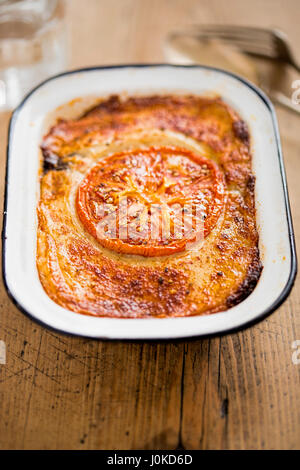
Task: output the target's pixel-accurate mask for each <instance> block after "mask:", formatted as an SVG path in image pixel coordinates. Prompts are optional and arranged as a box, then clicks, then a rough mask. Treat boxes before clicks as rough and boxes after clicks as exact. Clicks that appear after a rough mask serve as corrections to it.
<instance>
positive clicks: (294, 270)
mask: <svg viewBox="0 0 300 470" xmlns="http://www.w3.org/2000/svg"><path fill="white" fill-rule="evenodd" d="M147 67H149V68H150V67H169V68H174V69H175V68H185V69H204V70H211V71H215V72H221V73H223V74H225V75H228V76H231V77H233V78H235V79H236V80H238V81H240V82H242V83H243V84H244V85H246V86H247V87H248V88H250V89H251V90H253V91H254V92H255V93H256V94H257V95H258V96H259V98H260V99H261V100H262V101H263V102H264V103H265V105H266V106H267V108H268V110H269V112H270V113H271V116H272V123H273V126H274V130H275V137H276V146H277V154H278V160H279V167H280V174H281V180H282V186H283V193H284V201H285V212H286V218H287V226H288V235H289V243H290V253H291V269H290V274H289V278H288V280H287V283H286V285H285V287H284V288H283V290H282V291H281V293H280V294H279V296H278V297H277V299H276V300H275V301H274V302H273V303H272V304H271V305H270V306H269V307H268V308H267V309H265V310H264V311H263V312H262V313H260V314H259V315H258V316H257V317H256V318H254V319H252V320H249V321H248V322H245V323H243V324H242V325H240V326H238V327H235V328H229V329H228V330H224V331H221V332H215V333H209V334H203V335H201V334H197V335H195V336H188V337H178V338H159V339H158V338H153V339H151V338H147V339H114V338H107V337H101V336H99V337H90V336H88V335H80V334H76V333H69V332H66V331H64V330H60V329H58V328H54V327H52V326H49V325H48V324H47V323H44V322H43V321H41V320H39V319H38V318H36V317H35V316H33V315H32V314H31V313H30V312H28V311H27V310H26V309H25V308H24V307H23V306H22V305H21V304H20V303H19V301H18V300H17V299H16V298H15V297H14V295H13V294H12V292H11V291H10V289H9V287H8V284H7V279H6V271H5V253H6V238H7V237H6V221H7V204H8V180H9V158H10V140H11V135H12V130H13V128H14V124H15V121H16V119H17V117H18V114H19V112H20V111H21V109H22V108H23V106H24V104H25V103H26V101H27V100H28V99H29V98H30V96H31V95H32V94H33V93H35V91H36V90H38V89H39V88H41V87H42V86H43V85H45V84H46V83H48V82H50V81H52V80H54V79H56V78H59V77H63V76H66V75H73V74H76V73H82V72H91V71H95V70H109V69H123V68H147ZM2 275H3V282H4V286H5V289H6V291H7V293H8V295H9V297H10V298H11V300H12V302H13V303H14V304H15V305H16V307H17V308H18V309H19V310H20V311H21V312H23V313H24V314H25V315H27V316H28V317H29V318H30V319H32V320H34V321H35V322H37V323H38V324H40V325H42V326H44V327H46V328H48V329H49V330H51V331H55V332H58V333H61V334H64V335H68V336H79V337H84V338H91V339H95V340H97V339H98V340H108V341H130V342H146V341H155V342H164V341H172V342H176V341H182V340H184V341H188V340H192V339H196V338H200V337H201V338H207V337H210V338H211V337H214V336H221V335H222V336H223V335H226V334H230V333H234V332H237V331H240V330H242V329H244V328H247V327H250V326H252V325H254V324H256V323H258V322H259V321H261V320H263V319H264V318H266V317H267V316H268V315H270V314H271V313H272V312H274V311H275V310H276V309H277V308H278V307H280V305H281V304H282V303H283V302H284V301H285V300H286V299H287V297H288V295H289V294H290V292H291V290H292V287H293V285H294V282H295V278H296V275H297V255H296V247H295V237H294V229H293V222H292V216H291V209H290V201H289V195H288V188H287V180H286V173H285V168H284V163H283V156H282V149H281V143H280V136H279V129H278V123H277V117H276V113H275V109H274V107H273V105H272V103H271V101H270V100H269V98H268V97H267V96H266V95H265V94H264V93H263V92H262V91H261V90H260V89H259V88H258V87H256V86H255V85H253V84H252V83H251V82H249V81H248V80H246V79H245V78H243V77H240V76H239V75H236V74H234V73H232V72H228V71H227V70H223V69H219V68H217V67H210V66H207V65H174V64H167V63H159V64H151V63H150V64H124V65H107V66H97V67H85V68H79V69H75V70H70V71H66V72H63V73H59V74H57V75H53V76H51V77H49V78H47V79H46V80H44V81H43V82H41V83H40V84H39V85H37V86H36V87H35V88H33V89H32V90H31V91H30V92H29V93H28V94H27V95H26V96H25V98H24V99H23V100H22V101H21V103H20V104H19V106H18V107H17V108H16V109H15V110H14V112H13V114H12V116H11V119H10V122H9V127H8V141H7V153H6V173H5V191H4V209H3V225H2ZM124 320H125V319H124Z"/></svg>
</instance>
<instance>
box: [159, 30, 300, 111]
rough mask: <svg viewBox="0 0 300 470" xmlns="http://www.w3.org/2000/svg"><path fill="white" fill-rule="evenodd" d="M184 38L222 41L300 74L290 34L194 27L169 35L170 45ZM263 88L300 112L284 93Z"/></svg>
mask: <svg viewBox="0 0 300 470" xmlns="http://www.w3.org/2000/svg"><path fill="white" fill-rule="evenodd" d="M181 37H191V38H194V39H198V40H199V41H201V40H203V41H204V40H213V39H219V40H220V41H221V42H223V43H224V44H226V45H228V46H234V47H235V48H238V49H239V50H240V51H242V52H245V53H247V54H249V55H251V56H254V57H256V58H262V59H268V60H270V61H274V62H275V61H278V62H280V63H281V64H282V65H288V66H291V67H292V68H293V69H294V70H295V71H296V72H300V65H299V63H298V62H297V60H296V59H295V56H294V54H293V51H292V49H291V46H290V44H289V41H288V38H287V36H286V34H285V33H283V32H282V31H280V30H278V29H268V28H257V27H252V26H237V25H201V26H198V25H193V26H192V27H191V29H189V30H186V31H175V32H171V33H169V35H168V36H167V44H168V45H169V46H170V45H171V47H172V43H173V42H174V40H176V39H180V38H181ZM262 88H264V90H265V91H266V92H267V93H268V94H269V95H270V97H271V99H273V101H275V102H277V103H279V104H281V105H283V106H285V107H288V108H289V109H292V110H293V111H296V112H298V113H300V105H299V106H297V105H296V104H294V103H293V102H292V100H291V98H290V97H289V96H287V95H286V94H285V93H283V92H282V91H280V90H277V89H269V88H267V87H266V86H265V84H262Z"/></svg>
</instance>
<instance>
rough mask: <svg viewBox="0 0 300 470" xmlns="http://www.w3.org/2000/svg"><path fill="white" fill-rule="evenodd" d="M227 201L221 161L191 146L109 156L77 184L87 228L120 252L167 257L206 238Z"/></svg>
mask: <svg viewBox="0 0 300 470" xmlns="http://www.w3.org/2000/svg"><path fill="white" fill-rule="evenodd" d="M223 204H224V178H223V174H222V172H221V171H220V170H219V168H218V166H217V164H216V163H215V162H213V161H212V160H209V159H208V158H206V157H204V156H202V155H198V154H196V153H195V152H192V151H191V150H187V149H183V148H177V147H174V148H173V147H150V148H146V149H136V150H132V151H126V152H120V153H116V154H113V155H109V156H107V157H105V158H103V159H101V160H99V162H98V163H97V164H96V165H95V166H94V167H93V168H92V169H91V170H90V171H89V173H88V174H87V175H86V177H85V178H84V180H83V181H82V182H81V184H80V185H79V187H78V191H77V196H76V210H77V214H78V217H79V219H80V221H81V223H82V224H83V226H84V228H85V229H86V230H87V231H88V232H89V233H90V234H91V235H92V236H93V237H94V238H96V240H97V241H98V242H99V243H100V244H101V245H102V246H104V247H106V248H109V249H111V250H114V251H117V252H119V253H129V254H136V255H142V256H163V255H170V254H172V253H176V252H180V251H183V250H185V249H186V248H187V246H189V245H188V244H190V243H194V242H195V241H197V240H199V239H201V238H202V239H203V238H205V237H206V236H207V235H208V234H209V233H210V232H211V230H212V229H213V228H214V226H215V225H216V223H217V220H218V218H219V216H220V213H221V210H222V206H223Z"/></svg>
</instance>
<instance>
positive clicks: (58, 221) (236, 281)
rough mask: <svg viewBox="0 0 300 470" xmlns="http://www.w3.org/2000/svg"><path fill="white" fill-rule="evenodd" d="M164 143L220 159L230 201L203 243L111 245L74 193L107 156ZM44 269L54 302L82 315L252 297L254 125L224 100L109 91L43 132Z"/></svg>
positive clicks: (184, 309)
mask: <svg viewBox="0 0 300 470" xmlns="http://www.w3.org/2000/svg"><path fill="white" fill-rule="evenodd" d="M150 146H152V147H153V146H154V147H155V146H164V147H168V148H172V147H174V148H183V149H187V150H191V151H193V152H196V153H198V154H199V155H204V156H205V158H207V159H211V160H213V161H214V162H215V163H216V165H217V167H218V169H219V170H220V172H222V175H223V178H224V184H225V192H224V203H223V207H222V211H221V213H220V216H219V218H218V221H217V223H216V225H215V226H214V227H213V229H212V230H211V231H210V233H209V234H208V235H207V236H206V238H205V240H204V241H203V243H202V244H200V245H199V246H196V248H195V247H193V248H191V249H186V250H184V251H181V252H178V253H174V254H172V255H167V256H147V257H145V256H139V255H135V254H128V253H127V254H126V253H122V252H117V251H114V250H110V249H107V248H105V247H103V246H102V245H101V244H100V243H98V241H97V240H95V238H94V237H93V236H92V235H91V234H90V233H88V231H87V230H86V229H85V227H84V226H83V225H82V223H81V222H80V220H79V218H78V214H77V212H76V207H75V198H76V191H77V189H78V186H79V185H80V183H81V181H82V180H83V179H84V178H85V176H86V175H87V173H88V172H89V171H90V169H91V168H92V167H93V165H95V164H96V163H97V162H98V161H99V160H100V159H101V158H105V157H106V156H107V155H110V154H113V153H116V152H124V151H126V152H130V151H132V150H134V149H139V148H145V149H146V148H149V147H150ZM41 149H42V153H43V174H42V176H41V186H40V187H41V194H40V200H39V203H38V209H37V211H38V237H37V267H38V272H39V276H40V280H41V283H42V285H43V287H44V289H45V291H46V293H47V294H48V295H49V297H50V298H51V299H52V300H53V301H54V302H56V303H57V304H59V305H61V306H62V307H65V308H67V309H69V310H72V311H74V312H77V313H82V314H88V315H94V316H107V317H121V318H145V317H174V316H190V315H201V314H209V313H215V312H220V311H223V310H226V309H227V308H228V307H231V306H233V305H235V304H237V303H239V302H241V301H242V300H243V299H244V298H245V297H247V296H248V295H249V294H250V293H251V292H252V290H253V289H254V287H255V285H256V283H257V281H258V279H259V276H260V273H261V270H262V265H261V262H260V258H259V249H258V233H257V229H256V217H255V200H254V189H255V178H254V176H253V174H252V170H251V153H250V138H249V132H248V128H247V125H246V124H245V122H244V121H242V120H241V119H240V117H239V116H238V115H237V113H236V112H235V111H233V110H232V109H231V108H230V107H229V106H228V105H227V104H225V103H224V102H223V101H222V100H221V99H220V98H208V97H199V96H179V95H178V96H177V95H176V96H175V95H174V96H173V95H172V96H171V95H164V96H147V97H129V98H126V99H121V98H120V97H119V96H111V97H109V98H108V99H105V100H102V101H100V102H98V104H97V105H96V106H95V107H94V108H93V109H90V110H89V111H88V112H86V113H85V114H84V115H83V116H81V117H79V118H78V119H74V120H59V121H58V122H57V124H56V125H54V126H53V127H52V128H51V129H50V131H49V133H48V134H47V135H46V136H45V137H44V139H43V142H42V145H41Z"/></svg>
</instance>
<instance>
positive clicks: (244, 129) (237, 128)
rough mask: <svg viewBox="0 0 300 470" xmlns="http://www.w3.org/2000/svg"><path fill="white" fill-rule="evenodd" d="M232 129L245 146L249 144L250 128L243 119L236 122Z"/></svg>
mask: <svg viewBox="0 0 300 470" xmlns="http://www.w3.org/2000/svg"><path fill="white" fill-rule="evenodd" d="M232 128H233V132H234V135H235V136H236V137H237V138H238V139H240V140H241V141H242V142H244V143H245V144H249V139H250V135H249V130H248V126H247V124H246V123H245V121H243V120H242V119H239V120H238V121H235V122H234V123H233V124H232Z"/></svg>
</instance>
